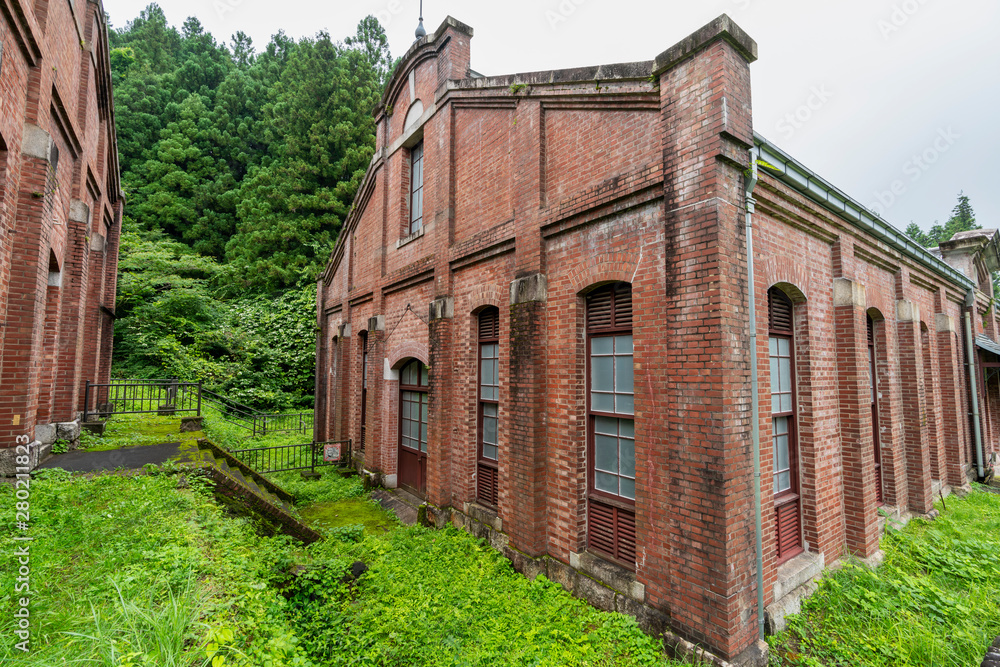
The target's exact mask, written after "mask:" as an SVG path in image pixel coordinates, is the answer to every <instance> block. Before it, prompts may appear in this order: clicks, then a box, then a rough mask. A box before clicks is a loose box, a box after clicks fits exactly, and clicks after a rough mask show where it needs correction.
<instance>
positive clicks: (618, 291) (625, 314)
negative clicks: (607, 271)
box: [614, 283, 632, 329]
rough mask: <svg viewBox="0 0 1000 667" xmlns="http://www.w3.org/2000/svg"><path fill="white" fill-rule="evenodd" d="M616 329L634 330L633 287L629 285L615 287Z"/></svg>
mask: <svg viewBox="0 0 1000 667" xmlns="http://www.w3.org/2000/svg"><path fill="white" fill-rule="evenodd" d="M614 311H615V312H614V320H615V327H616V328H622V329H630V328H632V286H631V285H629V284H628V283H618V284H617V285H615V309H614Z"/></svg>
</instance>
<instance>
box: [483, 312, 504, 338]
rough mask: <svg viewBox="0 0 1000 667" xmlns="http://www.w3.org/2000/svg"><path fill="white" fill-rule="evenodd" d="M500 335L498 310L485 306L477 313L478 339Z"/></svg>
mask: <svg viewBox="0 0 1000 667" xmlns="http://www.w3.org/2000/svg"><path fill="white" fill-rule="evenodd" d="M499 337H500V310H499V309H497V308H487V309H486V310H484V311H483V312H481V313H480V314H479V340H490V339H491V338H499Z"/></svg>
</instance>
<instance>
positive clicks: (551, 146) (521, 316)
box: [316, 16, 1000, 663]
mask: <svg viewBox="0 0 1000 667" xmlns="http://www.w3.org/2000/svg"><path fill="white" fill-rule="evenodd" d="M471 37H472V29H471V28H469V27H468V26H465V25H463V24H461V23H460V22H458V21H455V20H454V19H451V18H449V19H447V20H446V21H445V22H444V23H443V24H442V25H441V27H440V28H439V29H438V30H437V31H436V32H435V33H433V34H431V35H429V36H427V37H425V38H422V39H420V40H418V41H417V42H415V43H414V45H413V46H412V47H411V49H410V50H409V52H408V53H407V54H406V55H405V56H404V57H403V59H402V62H401V64H400V66H399V68H398V69H397V72H396V74H395V75H394V77H393V79H392V81H391V82H390V84H389V86H388V89H387V91H386V94H385V96H384V98H383V104H382V105H381V107H380V108H379V109H378V110H377V111H376V116H377V119H376V120H377V125H378V140H377V149H376V153H375V157H374V158H373V160H372V163H371V166H370V167H369V169H368V173H367V175H366V177H365V180H364V183H363V184H362V186H361V189H360V190H359V194H358V197H357V200H356V203H355V207H354V209H353V211H352V213H351V215H350V217H349V218H348V221H347V223H346V224H345V227H344V231H343V232H342V235H341V239H340V241H339V243H338V245H337V248H336V249H335V251H334V253H333V255H332V257H331V259H330V263H329V265H328V266H327V269H326V271H325V272H324V274H323V275H322V276H321V278H320V280H319V283H318V294H319V298H318V304H319V305H318V313H317V315H318V323H319V328H320V333H319V338H318V345H317V367H318V368H317V421H316V423H317V427H316V429H317V433H316V436H317V438H320V439H340V438H353V439H354V440H355V442H357V441H358V440H359V438H360V433H361V426H362V424H361V406H360V395H361V378H360V373H361V359H362V349H361V340H362V334H364V337H365V338H366V339H367V341H368V354H369V364H368V378H367V379H368V389H367V402H366V408H367V409H366V420H365V427H366V439H367V441H366V446H365V448H364V466H365V467H366V468H367V469H368V470H369V471H372V472H373V473H376V474H378V475H379V476H380V477H381V479H382V481H383V482H384V483H385V484H386V485H387V486H390V487H391V486H395V485H396V484H397V483H398V481H399V470H398V465H397V461H398V456H399V454H398V452H399V447H400V445H399V433H398V429H399V424H400V413H399V411H400V390H399V379H400V378H399V370H400V369H401V368H402V366H403V365H404V364H406V363H407V362H408V361H410V360H412V359H418V360H420V361H421V362H423V363H424V364H427V365H428V366H429V368H430V391H429V401H430V404H429V410H428V417H427V420H428V434H429V437H428V452H427V463H426V466H427V474H426V487H425V488H422V489H415V490H416V491H417V492H418V493H420V494H422V495H423V496H424V497H425V498H426V500H427V502H428V503H429V504H430V505H431V506H432V509H433V512H432V515H433V516H450V517H451V520H452V521H454V522H455V523H456V524H459V525H462V526H465V527H467V528H470V529H471V530H474V532H475V531H481V533H482V535H483V536H487V535H489V539H490V541H491V543H493V544H494V545H495V546H498V548H502V549H503V550H504V553H505V554H507V555H508V557H510V558H511V559H512V560H513V561H514V562H515V565H516V566H518V567H519V568H520V569H522V570H523V571H525V572H526V573H536V572H546V573H548V574H549V576H550V577H551V578H554V579H556V580H558V581H560V582H561V583H563V585H565V586H567V587H568V588H572V589H573V590H574V591H575V592H577V593H578V594H580V595H583V596H584V597H587V598H588V599H590V600H591V601H592V602H594V604H596V605H597V606H600V607H602V608H612V609H619V610H621V611H625V612H627V613H632V614H634V615H636V616H637V617H639V619H640V622H641V623H642V624H643V626H644V627H645V628H647V629H650V630H663V629H667V628H669V629H670V631H671V632H673V633H676V635H680V636H682V637H684V638H687V639H690V640H693V641H695V642H698V643H700V644H702V645H705V646H708V647H710V648H711V649H712V650H714V651H716V652H717V653H718V654H720V655H721V656H723V657H725V658H726V659H729V660H733V661H736V662H740V663H752V662H756V661H759V660H760V659H761V655H762V648H761V646H760V644H759V643H758V630H757V628H758V621H757V616H758V609H757V573H756V568H755V565H754V563H755V543H756V540H755V530H754V500H753V498H754V484H755V480H754V475H753V448H752V446H751V445H752V440H751V420H750V414H751V412H750V408H751V404H750V401H751V400H752V399H753V396H752V384H751V374H750V353H751V350H750V337H749V335H748V332H749V325H750V317H749V309H748V306H747V304H748V302H749V292H748V283H747V251H746V239H745V229H746V227H745V225H746V220H747V209H748V205H747V203H748V201H747V197H748V195H747V188H748V187H749V186H750V180H751V179H750V175H751V174H752V173H753V171H752V169H750V168H748V165H750V164H751V162H752V160H751V155H753V156H755V158H754V159H756V157H757V156H760V157H761V158H762V159H763V162H765V163H766V164H767V166H763V165H762V166H760V167H759V169H757V170H756V171H757V175H758V178H759V180H758V181H757V182H756V187H755V189H753V192H752V197H753V201H754V202H755V204H756V209H755V211H754V212H753V213H752V215H751V219H752V222H753V242H754V250H755V254H754V266H755V272H756V278H755V284H754V285H753V289H754V294H755V299H756V304H757V308H756V313H755V317H756V321H757V325H758V326H757V331H758V336H757V341H758V346H757V350H756V353H757V355H758V360H759V369H760V370H759V376H758V400H759V405H760V415H761V418H760V424H759V427H760V428H759V430H760V443H761V447H760V449H761V466H762V480H763V482H762V485H763V490H762V495H763V503H762V505H763V506H762V517H763V525H764V529H763V545H764V546H763V562H764V572H763V581H764V598H765V604H766V605H769V609H775V607H774V605H775V603H778V602H780V601H781V600H782V599H784V598H785V596H786V594H787V593H788V591H789V590H790V588H794V586H793V585H792V584H790V583H789V582H790V581H791V578H790V575H788V574H787V573H788V568H789V565H788V564H787V563H783V562H782V563H779V559H778V557H777V552H776V535H775V504H774V487H773V474H772V473H773V470H774V465H775V461H774V460H773V458H774V456H773V453H774V451H775V450H774V449H773V448H772V437H773V435H774V434H773V433H772V420H771V415H770V405H771V403H770V401H771V385H770V382H771V375H770V372H769V369H768V363H769V362H768V324H767V322H768V310H767V309H768V305H767V304H768V299H767V292H768V289H769V288H771V287H775V286H776V287H777V288H778V289H780V290H782V291H783V292H784V293H785V294H786V295H787V296H788V297H789V298H790V299H791V301H792V304H793V307H792V308H793V310H792V313H793V326H794V340H795V354H794V367H795V368H794V377H795V397H796V401H797V408H796V433H797V436H796V446H797V468H796V475H797V485H796V488H797V489H798V494H799V500H798V502H799V506H800V507H801V516H800V524H801V543H802V547H803V553H802V555H801V556H797V557H795V558H793V559H792V561H789V562H790V563H798V564H799V566H800V569H801V564H802V563H803V562H806V563H807V564H808V563H813V562H818V563H820V565H822V564H823V563H825V564H827V565H829V564H832V563H833V562H835V561H837V560H838V559H840V558H841V557H843V556H844V555H845V554H847V553H853V554H857V555H859V556H862V557H877V556H878V553H879V543H878V541H879V513H878V511H877V505H878V498H877V489H876V484H877V479H878V475H877V473H876V470H875V460H876V454H877V453H878V454H879V455H880V458H881V479H882V486H883V497H884V500H885V503H886V505H887V507H888V509H889V510H890V511H893V512H896V513H897V514H900V515H908V513H911V512H915V513H923V512H927V511H928V510H930V509H931V507H932V501H933V498H934V497H935V496H936V495H937V494H938V493H942V492H945V493H946V492H948V491H949V490H950V489H952V488H958V487H962V486H964V485H966V484H967V480H968V479H969V476H970V475H974V474H975V470H974V469H973V468H974V466H973V465H972V464H973V463H974V458H973V457H974V449H973V441H972V431H971V428H972V427H971V422H970V421H969V420H968V419H966V417H965V415H966V414H968V407H967V406H968V397H969V384H968V381H969V378H968V377H967V366H966V365H965V364H966V352H965V349H966V348H965V341H966V338H965V335H964V330H963V326H964V325H963V322H964V320H963V315H964V312H965V306H964V303H965V300H966V295H967V293H969V291H970V289H971V290H972V294H973V295H974V296H975V306H974V310H975V312H974V316H973V317H972V320H973V326H974V328H975V333H984V331H985V332H989V331H996V330H997V328H996V324H995V322H996V313H995V312H994V311H993V310H992V305H991V302H990V301H989V299H988V298H987V294H986V293H984V292H983V291H982V290H988V278H987V282H986V283H983V282H982V281H981V280H979V279H977V278H976V277H975V276H971V277H970V276H969V275H965V274H963V273H962V272H960V271H956V270H955V269H953V268H951V267H950V265H949V264H947V263H945V262H944V261H943V260H942V259H941V256H942V254H943V256H944V257H945V259H948V261H952V262H953V263H956V265H957V263H959V260H968V261H969V262H971V264H970V266H971V265H972V264H975V263H976V262H979V263H982V261H983V260H982V255H983V253H982V252H980V250H981V248H980V246H983V244H987V245H988V244H989V243H992V244H993V246H991V247H993V248H994V249H995V245H996V238H995V237H990V236H989V235H986V236H982V237H981V238H980V237H977V238H978V241H977V240H976V239H973V240H971V241H968V242H967V243H966V245H965V246H962V247H961V248H955V249H952V250H948V249H947V248H943V249H942V250H941V251H940V252H939V253H938V255H932V254H931V253H928V252H926V251H924V250H923V249H920V248H918V247H917V246H916V245H915V244H913V243H912V242H907V241H906V240H905V237H903V236H902V235H901V234H900V235H898V236H891V234H889V233H888V232H883V231H881V227H878V225H880V224H882V223H881V222H880V221H877V222H876V223H875V224H869V223H868V222H867V221H868V218H865V216H864V215H861V214H853V216H852V213H851V210H849V207H848V206H841V208H840V210H839V212H838V210H837V209H836V208H835V207H831V206H830V205H829V202H830V201H831V199H830V197H829V196H827V195H823V196H824V197H825V199H823V198H820V197H819V195H817V194H816V191H815V188H813V187H812V186H811V185H809V183H808V181H806V180H803V179H801V178H799V177H798V174H799V173H800V172H801V170H802V169H804V168H802V167H801V165H798V164H797V163H795V162H794V161H793V160H791V158H788V157H787V156H785V155H784V154H783V153H780V151H778V150H777V149H776V148H774V147H773V146H771V145H770V144H768V143H767V142H766V141H764V140H763V139H762V138H760V137H756V136H755V135H754V134H753V129H752V121H751V102H750V100H751V95H750V68H749V65H750V63H751V62H752V61H753V60H755V58H756V44H755V43H754V42H753V40H751V39H750V38H749V37H748V36H747V35H746V34H745V33H743V31H742V30H740V29H739V27H738V26H736V25H735V24H733V23H732V22H731V21H730V20H729V19H728V17H725V16H723V17H720V18H719V19H717V20H716V21H714V22H713V23H711V24H709V25H708V26H705V27H704V28H702V29H701V30H699V31H698V32H696V33H694V34H693V35H691V36H690V37H689V38H687V39H685V40H684V41H682V42H681V43H679V44H678V45H676V46H674V47H672V48H670V49H668V50H667V51H665V52H663V53H662V54H661V55H660V56H658V57H657V58H655V59H654V60H651V61H647V62H640V63H628V64H619V65H605V66H601V67H594V68H580V69H572V70H562V71H556V72H538V73H530V74H519V75H512V76H496V77H482V76H481V75H479V74H477V73H475V72H473V71H472V70H470V69H469V64H470V60H469V59H470V50H469V43H470V40H471ZM421 141H422V142H423V155H424V157H423V160H424V163H423V169H424V180H423V227H422V228H421V229H420V230H419V231H418V232H417V233H415V234H411V233H410V229H409V210H408V207H409V192H410V181H409V179H410V177H411V175H410V149H411V148H412V147H413V146H415V145H417V144H418V142H421ZM803 183H805V185H804V186H803ZM830 191H831V192H832V191H833V190H832V188H831V189H830ZM838 196H840V197H846V196H844V195H838ZM845 201H847V200H845ZM852 205H853V204H852ZM865 215H867V214H865ZM869 217H870V216H869ZM991 239H992V240H991ZM976 243H978V244H979V245H975V244H976ZM969 244H972V246H975V247H973V248H972V250H968V249H967V248H966V246H969ZM972 246H969V247H972ZM963 248H966V249H965V250H963ZM977 249H979V250H977ZM977 252H978V253H979V254H976V253H977ZM949 253H950V255H949ZM970 253H971V254H972V255H975V258H973V259H971V260H970V259H969V257H970V256H971V255H970ZM956 258H957V259H956ZM619 282H622V283H628V284H630V285H631V293H632V339H631V340H632V342H633V349H634V352H633V373H634V420H629V421H633V422H634V433H635V441H634V476H635V494H634V508H632V507H631V505H629V506H628V507H625V505H622V506H623V507H625V509H627V510H628V511H630V512H634V519H635V536H634V542H635V553H636V555H635V563H634V564H631V563H626V564H625V565H629V566H630V567H623V564H622V563H620V562H612V561H610V560H607V559H605V558H603V557H601V555H600V554H597V555H595V554H594V552H593V550H592V549H590V548H588V544H589V542H588V511H589V510H588V507H590V505H588V502H589V500H588V499H589V498H590V496H591V495H592V493H593V491H592V486H591V485H589V483H588V475H589V474H591V470H592V467H593V465H594V463H593V462H588V454H587V452H588V451H589V450H588V442H589V441H590V439H591V438H593V437H594V436H593V433H592V430H591V429H592V426H591V425H590V424H592V422H590V421H589V420H590V419H591V417H590V416H589V414H590V413H589V412H588V410H589V408H588V405H589V403H588V386H589V383H590V382H591V379H590V378H588V373H589V372H590V371H589V370H588V369H589V368H590V366H589V363H590V362H589V361H588V355H589V354H590V353H589V351H588V343H587V340H588V338H587V336H586V329H585V318H586V296H587V294H588V293H590V292H591V291H593V290H594V289H596V288H598V287H601V286H603V285H607V284H609V283H619ZM977 288H978V289H977ZM487 306H495V307H499V308H500V313H501V318H500V336H499V348H500V366H499V377H500V397H499V423H500V427H499V428H500V431H499V442H500V457H499V461H498V464H499V480H500V481H499V503H498V507H497V508H496V510H495V511H494V510H493V509H492V508H488V507H484V506H482V505H481V504H479V503H477V501H476V481H475V475H476V470H477V467H476V452H477V438H478V433H477V424H478V423H477V406H478V399H477V391H478V389H477V387H478V384H477V382H478V380H477V359H478V357H477V355H478V347H477V338H476V326H477V325H476V322H477V319H476V318H477V314H478V312H480V311H481V310H482V309H483V308H485V307H487ZM869 318H871V319H872V320H873V323H874V328H873V336H874V350H875V355H874V356H875V363H874V366H875V378H876V388H875V389H876V392H877V395H878V402H877V406H878V407H877V415H876V417H875V418H874V421H873V410H872V399H873V394H872V392H871V379H870V368H871V367H870V361H871V359H870V356H869V346H868V319H869ZM991 322H992V324H991ZM984 354H985V353H984ZM984 379H985V378H984ZM992 382H993V384H991V385H985V384H984V383H983V382H982V381H981V382H980V385H979V387H978V391H979V393H980V394H981V397H980V400H981V401H982V405H983V408H982V412H983V418H982V425H983V433H984V439H985V441H986V443H987V448H988V449H989V450H995V449H996V447H997V439H996V438H997V436H1000V432H998V431H1000V427H995V425H994V424H993V422H992V421H991V419H990V418H991V417H995V416H996V415H1000V409H998V408H996V405H998V404H1000V403H998V402H997V401H995V400H994V401H992V402H990V401H987V400H985V399H984V397H985V396H986V395H987V394H989V392H993V393H997V395H998V398H1000V389H998V388H997V381H996V380H995V379H994V380H992ZM989 395H990V396H992V394H989ZM987 408H990V409H989V410H988V409H987ZM998 423H1000V422H998ZM875 429H877V436H878V437H877V441H878V445H879V450H876V449H875V446H876V430H875ZM621 465H626V464H624V463H623V464H621ZM475 526H478V528H475ZM477 534H480V532H477ZM807 569H808V568H807ZM576 573H584V574H586V575H587V576H582V575H581V576H577V574H576ZM595 579H596V580H599V581H601V582H602V585H595V584H594V580H595ZM609 591H610V592H609ZM774 613H777V612H774Z"/></svg>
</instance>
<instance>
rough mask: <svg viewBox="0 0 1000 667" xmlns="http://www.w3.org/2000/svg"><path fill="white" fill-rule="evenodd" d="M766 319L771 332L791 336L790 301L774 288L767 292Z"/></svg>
mask: <svg viewBox="0 0 1000 667" xmlns="http://www.w3.org/2000/svg"><path fill="white" fill-rule="evenodd" d="M767 317H768V327H769V328H770V329H771V331H777V332H782V333H787V334H792V332H793V328H792V301H791V299H789V298H788V297H787V296H785V293H784V292H782V291H781V290H779V289H777V288H775V287H772V288H771V289H769V290H768V291H767Z"/></svg>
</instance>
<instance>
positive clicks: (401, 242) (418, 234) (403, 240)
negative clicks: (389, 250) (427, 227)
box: [396, 227, 424, 250]
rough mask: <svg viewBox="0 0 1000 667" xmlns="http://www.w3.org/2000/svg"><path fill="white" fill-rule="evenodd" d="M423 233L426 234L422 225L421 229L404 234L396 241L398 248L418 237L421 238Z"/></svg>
mask: <svg viewBox="0 0 1000 667" xmlns="http://www.w3.org/2000/svg"><path fill="white" fill-rule="evenodd" d="M423 235H424V228H423V227H421V228H420V229H418V230H417V231H415V232H413V233H412V234H410V235H409V236H404V237H403V238H401V239H399V240H398V241H396V250H399V249H400V248H402V247H403V246H404V245H406V244H407V243H413V242H414V241H416V240H417V239H419V238H420V237H421V236H423Z"/></svg>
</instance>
